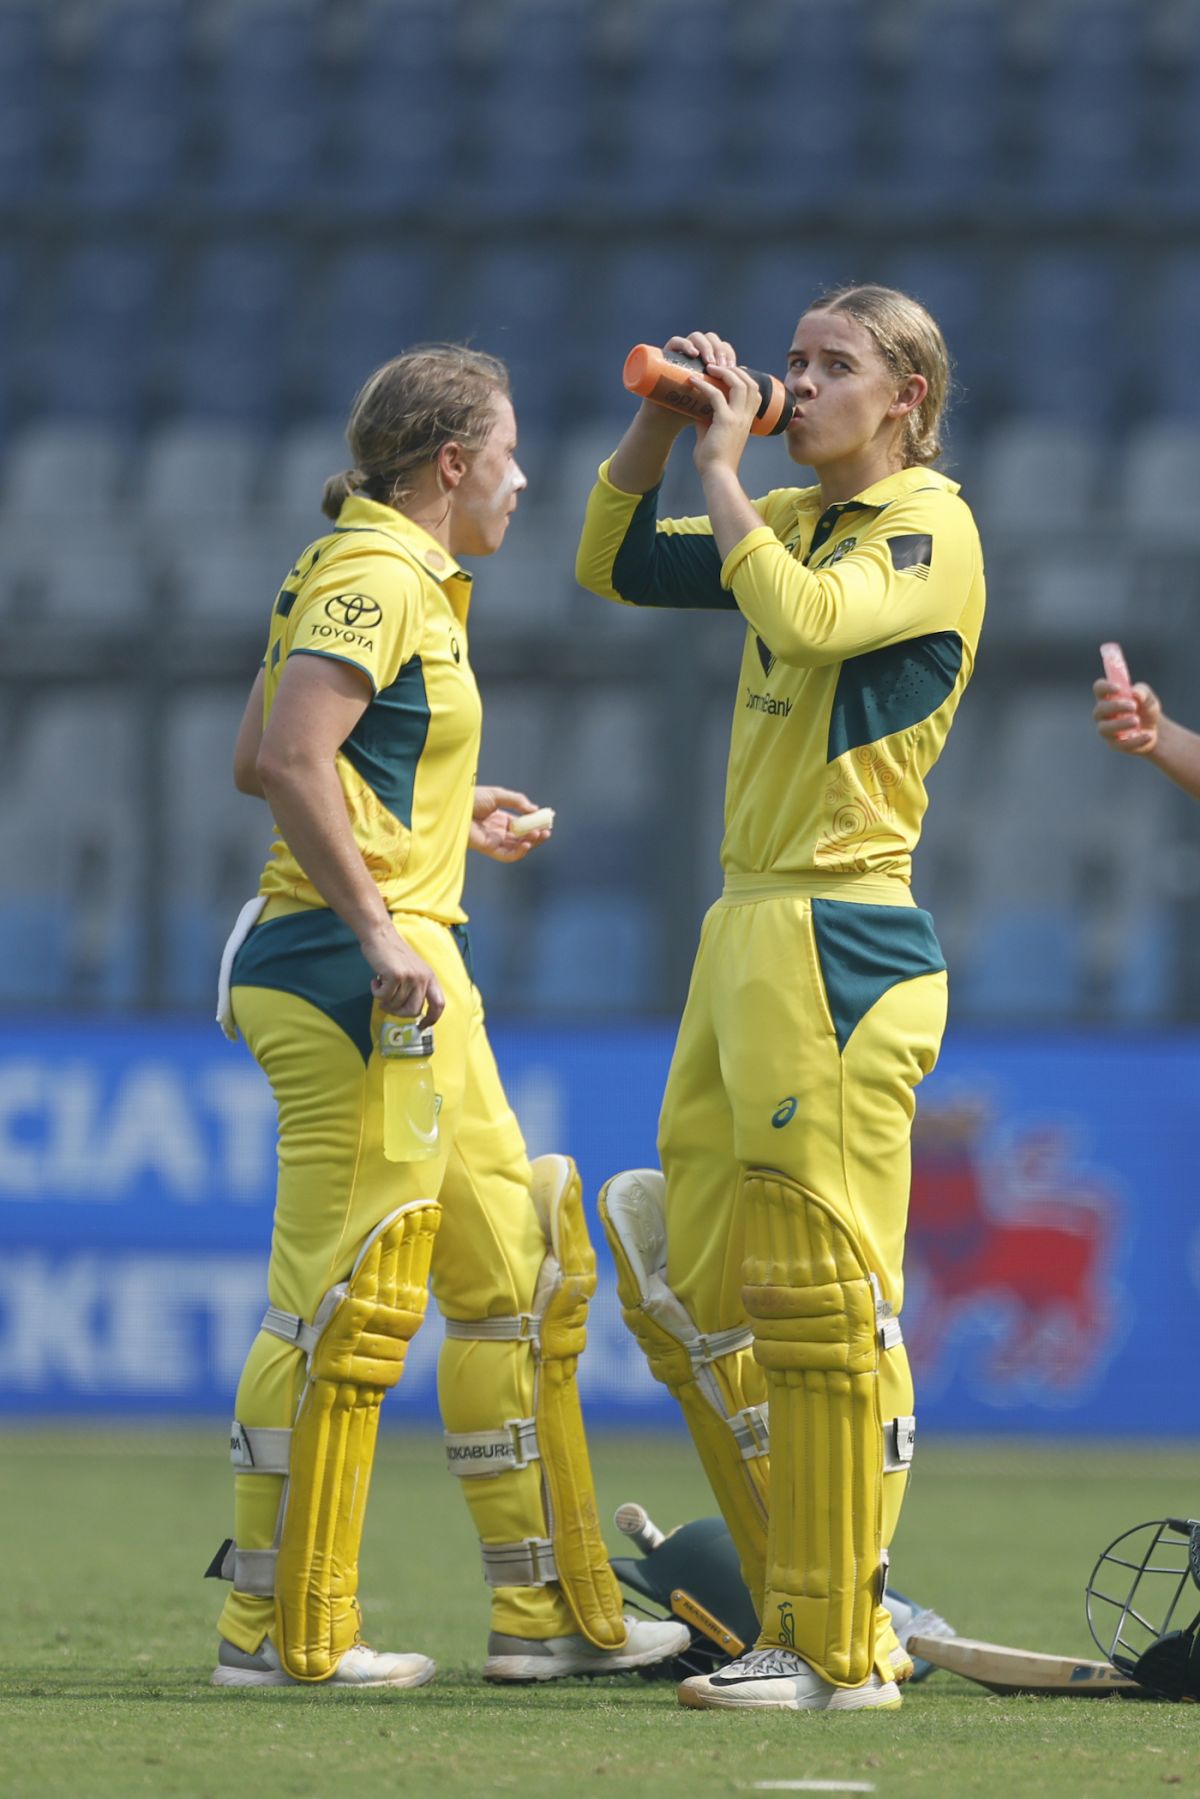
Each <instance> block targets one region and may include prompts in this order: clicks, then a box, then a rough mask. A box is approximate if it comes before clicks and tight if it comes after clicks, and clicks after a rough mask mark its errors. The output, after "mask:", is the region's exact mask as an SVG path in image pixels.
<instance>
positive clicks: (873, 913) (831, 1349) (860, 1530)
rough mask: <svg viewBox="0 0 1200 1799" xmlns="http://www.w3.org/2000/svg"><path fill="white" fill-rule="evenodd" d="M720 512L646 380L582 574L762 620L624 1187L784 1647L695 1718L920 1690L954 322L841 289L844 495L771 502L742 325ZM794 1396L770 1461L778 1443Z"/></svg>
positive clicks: (951, 667) (676, 1377) (761, 1652)
mask: <svg viewBox="0 0 1200 1799" xmlns="http://www.w3.org/2000/svg"><path fill="white" fill-rule="evenodd" d="M667 349H668V350H675V351H683V352H685V353H687V354H689V355H693V356H696V357H698V358H700V359H701V364H702V367H703V371H704V372H703V374H700V373H697V374H696V375H695V376H694V377H693V379H694V381H695V383H696V386H697V391H698V393H701V394H702V395H703V396H704V397H705V399H711V421H710V422H709V423H707V424H704V423H703V422H701V423H700V424H698V425H697V441H696V449H695V462H696V467H697V469H698V471H699V474H700V479H701V482H702V484H703V488H704V495H705V500H706V502H707V515H706V516H704V517H698V518H687V519H675V520H659V519H657V517H656V500H655V495H656V490H657V487H658V484H659V482H660V481H661V479H662V475H663V471H664V468H665V465H666V460H667V457H668V454H669V452H670V450H671V447H672V445H673V443H674V441H675V438H676V436H677V435H678V433H679V432H680V431H681V430H682V429H684V428H685V424H686V421H685V420H684V419H683V418H682V417H681V416H680V415H679V414H677V413H674V412H670V411H667V410H665V409H664V408H663V407H662V406H658V405H655V404H652V403H650V402H649V401H645V402H643V404H642V406H641V408H640V410H639V411H638V413H637V415H636V417H635V418H634V421H633V423H632V424H631V426H630V428H629V430H628V431H627V432H626V434H625V436H624V438H623V439H622V441H621V443H620V445H619V447H618V449H617V451H616V453H615V455H614V456H613V457H612V458H611V459H610V460H609V461H608V462H606V463H605V464H603V465H602V467H601V469H600V474H599V479H598V482H597V484H596V486H595V488H594V489H593V491H592V494H591V497H590V499H589V501H588V507H587V515H586V519H585V522H584V527H583V536H582V541H581V543H580V548H579V557H578V565H577V573H578V577H579V580H580V581H581V583H582V584H583V585H584V586H585V587H588V588H590V589H592V590H593V591H594V592H596V593H599V594H601V595H603V596H605V597H607V598H609V599H615V600H623V601H625V602H627V603H628V604H631V605H637V606H678V607H723V608H727V609H736V610H738V611H740V612H741V613H742V615H743V616H744V618H745V620H746V625H747V630H746V637H745V645H744V648H743V651H742V660H741V669H740V673H739V676H738V684H737V698H736V701H735V711H734V720H733V734H732V740H731V743H730V752H729V768H728V782H727V788H726V799H725V836H724V842H723V847H722V864H723V867H724V874H725V883H724V892H723V894H722V896H721V898H720V900H719V901H718V902H717V903H716V905H714V906H713V907H712V909H711V910H710V912H709V913H708V916H707V918H706V919H705V922H704V927H703V930H702V933H701V938H700V945H699V950H698V952H697V956H696V962H695V966H694V970H693V974H692V980H691V987H690V991H689V993H688V998H687V1004H686V1008H685V1011H684V1014H683V1019H682V1022H681V1024H680V1028H679V1037H678V1041H677V1044H676V1047H675V1054H674V1058H673V1061H672V1064H671V1071H670V1076H669V1079H668V1083H667V1090H666V1095H665V1097H664V1100H663V1108H662V1117H661V1121H660V1130H659V1151H660V1156H661V1161H662V1174H659V1173H658V1171H657V1170H638V1171H633V1172H631V1173H627V1174H622V1175H617V1176H616V1177H615V1178H614V1179H613V1180H612V1181H610V1182H609V1183H608V1185H607V1187H606V1189H605V1191H604V1193H603V1195H602V1197H601V1214H602V1216H603V1218H604V1220H605V1228H606V1230H607V1232H608V1235H609V1239H610V1242H611V1244H612V1247H613V1251H614V1255H615V1257H616V1261H617V1267H618V1277H619V1285H620V1290H621V1296H622V1301H623V1305H624V1308H625V1316H626V1320H627V1322H628V1323H629V1324H630V1326H631V1328H632V1329H633V1331H634V1333H635V1334H636V1335H637V1337H638V1339H639V1341H640V1342H641V1344H642V1346H643V1348H644V1350H645V1351H646V1354H647V1357H648V1359H649V1361H650V1365H651V1368H652V1370H653V1371H654V1373H655V1374H656V1376H657V1377H658V1379H660V1380H662V1381H664V1382H665V1383H666V1385H667V1386H668V1387H669V1388H670V1389H671V1390H672V1391H673V1392H674V1393H676V1395H677V1396H678V1398H679V1400H680V1402H681V1405H682V1408H683V1411H684V1414H685V1417H686V1419H687V1423H688V1426H689V1428H690V1430H691V1433H692V1436H693V1439H694V1441H695V1444H696V1447H697V1449H698V1451H699V1454H700V1457H701V1460H702V1462H703V1464H704V1467H705V1470H706V1472H707V1474H708V1476H709V1479H710V1481H711V1483H712V1486H713V1489H714V1492H715V1493H716V1496H717V1498H718V1500H719V1502H720V1505H721V1509H722V1511H723V1513H724V1515H725V1518H726V1520H727V1522H728V1524H729V1527H730V1530H731V1532H732V1534H733V1537H734V1540H735V1542H736V1543H737V1546H738V1551H739V1555H740V1558H741V1562H742V1568H743V1572H744V1574H745V1577H746V1584H747V1586H748V1587H749V1589H750V1592H751V1594H752V1595H754V1597H755V1600H756V1605H757V1609H758V1615H759V1618H760V1620H761V1625H762V1629H761V1634H760V1636H759V1638H758V1643H757V1646H756V1647H754V1648H753V1649H751V1650H750V1651H749V1652H747V1653H746V1654H744V1655H742V1656H741V1657H740V1658H739V1659H738V1660H737V1661H735V1662H734V1663H732V1664H731V1665H730V1666H729V1667H727V1668H725V1669H722V1670H719V1671H718V1672H716V1673H714V1674H711V1675H706V1676H697V1677H694V1678H693V1679H691V1680H688V1681H686V1682H684V1684H683V1686H682V1687H681V1688H680V1699H681V1700H682V1702H683V1703H685V1704H687V1705H694V1706H731V1707H740V1706H746V1707H764V1706H766V1707H774V1708H777V1709H788V1710H851V1709H858V1708H862V1707H877V1706H878V1707H893V1706H897V1705H899V1703H900V1694H899V1690H898V1686H897V1684H896V1677H897V1676H899V1677H900V1678H904V1677H905V1676H906V1675H907V1673H908V1672H909V1670H910V1666H911V1664H910V1663H909V1661H908V1658H907V1657H906V1656H905V1654H904V1652H903V1651H902V1650H901V1649H900V1647H899V1645H898V1643H897V1641H896V1638H895V1636H894V1634H893V1632H892V1630H891V1627H890V1622H889V1620H888V1617H887V1614H886V1612H885V1611H884V1610H883V1609H882V1607H881V1606H880V1604H879V1600H880V1596H881V1594H882V1591H883V1584H884V1575H885V1570H886V1565H887V1546H888V1544H889V1543H890V1542H891V1539H892V1533H893V1531H894V1529H895V1525H896V1519H897V1516H898V1513H899V1510H900V1503H901V1500H902V1497H903V1493H904V1489H905V1485H906V1482H907V1474H908V1468H909V1464H910V1461H911V1458H912V1451H913V1439H914V1432H915V1420H914V1417H913V1398H912V1383H911V1377H910V1374H909V1369H908V1362H907V1358H906V1355H905V1351H904V1348H903V1343H902V1334H901V1329H900V1322H899V1317H900V1310H901V1304H902V1300H903V1277H902V1262H903V1249H904V1232H905V1223H906V1216H907V1209H908V1198H909V1182H910V1148H909V1144H910V1131H911V1124H912V1117H913V1111H914V1104H915V1101H914V1090H915V1088H916V1086H917V1084H918V1082H919V1081H920V1080H921V1079H922V1077H923V1076H924V1075H925V1074H927V1073H928V1072H929V1070H930V1069H931V1068H932V1067H933V1065H934V1062H935V1060H936V1058H937V1054H938V1049H939V1045H940V1041H941V1036H942V1029H943V1025H944V1022H945V1012H946V973H945V965H944V962H943V959H942V954H941V951H940V949H939V947H938V941H937V938H936V936H935V935H934V929H933V923H932V920H931V919H930V917H929V915H928V913H926V912H924V911H921V910H919V909H918V908H917V906H916V904H915V902H914V900H913V896H912V893H911V890H910V886H909V877H910V860H911V855H912V851H913V848H914V846H915V844H916V842H917V838H918V835H919V832H920V826H921V818H922V815H923V813H924V811H925V804H926V798H925V776H926V774H927V773H928V771H929V769H930V767H931V766H932V764H933V763H934V761H935V760H936V759H937V756H938V754H939V752H940V751H941V748H942V745H943V743H944V742H945V739H946V733H947V731H948V730H949V727H950V723H951V720H952V719H953V716H954V712H955V709H956V707H957V705H958V701H959V698H960V696H961V694H962V692H963V689H964V687H965V686H966V683H967V681H968V679H969V677H970V673H971V668H972V664H973V661H974V657H975V649H976V644H977V641H978V637H979V631H980V625H981V622H982V618H983V608H984V583H983V566H982V558H981V554H980V547H979V538H978V535H977V533H976V529H975V525H974V522H973V520H972V517H971V514H970V512H969V511H968V509H967V507H966V506H965V505H964V503H963V501H962V500H961V499H960V498H959V497H958V490H957V488H956V486H955V484H954V483H953V482H952V481H949V480H947V479H946V477H945V476H944V475H941V474H938V473H936V472H935V471H934V469H933V468H932V467H931V464H932V463H933V461H934V460H935V458H936V457H937V456H938V454H939V451H940V446H939V442H938V429H939V421H940V416H941V412H942V408H943V405H944V402H945V398H946V393H947V388H948V384H949V364H948V358H947V354H946V348H945V344H944V342H943V340H942V336H941V332H940V331H939V329H938V327H937V325H936V324H935V323H934V321H933V319H932V318H930V316H929V314H928V313H927V312H926V311H925V309H924V308H923V307H922V306H920V305H919V304H918V303H917V302H916V301H914V300H912V299H910V298H908V297H907V296H905V295H903V294H899V293H896V292H894V291H893V290H891V289H888V288H882V287H870V286H866V287H852V288H846V289H842V290H840V291H838V292H836V293H832V294H829V295H826V296H825V297H823V298H822V299H820V300H818V301H817V302H816V303H815V304H814V305H813V306H811V307H810V308H809V310H808V311H807V312H806V313H805V314H804V316H803V317H802V318H801V320H800V322H799V324H798V326H797V327H796V332H795V335H794V337H793V340H792V344H791V348H790V350H789V352H788V359H787V360H788V373H787V380H786V386H787V389H788V392H789V394H790V396H791V399H792V400H793V402H794V406H795V412H794V416H793V418H792V420H791V422H790V424H789V425H788V426H787V447H788V452H789V454H790V455H791V457H792V459H793V460H794V461H795V462H798V463H801V464H805V465H807V466H810V467H812V468H813V469H814V470H815V472H816V475H817V485H816V486H815V487H807V488H796V487H783V488H779V489H777V490H776V491H774V492H773V493H770V494H768V495H767V496H766V498H765V499H760V500H751V499H750V498H749V497H748V495H747V494H746V492H745V491H744V489H743V487H742V485H741V482H740V480H739V476H738V469H739V463H740V459H741V456H742V453H743V450H744V448H745V443H746V438H747V434H748V432H749V429H750V425H751V422H752V420H753V419H754V416H755V412H756V410H757V408H758V407H759V404H760V401H761V394H760V390H759V386H758V383H757V381H756V379H755V378H753V377H752V376H750V375H748V374H747V373H746V372H745V371H742V370H740V369H739V368H738V367H737V358H736V356H735V354H734V351H733V348H732V346H731V345H729V344H728V343H726V342H724V341H723V340H722V339H721V338H719V337H716V336H714V335H713V334H712V333H711V332H703V331H694V332H691V333H690V334H689V335H688V336H686V337H676V338H672V339H671V341H670V343H669V344H668V345H667ZM768 1397H769V1402H770V1403H769V1417H770V1454H769V1456H768V1443H767V1410H766V1407H765V1406H764V1403H763V1402H764V1399H766V1398H768Z"/></svg>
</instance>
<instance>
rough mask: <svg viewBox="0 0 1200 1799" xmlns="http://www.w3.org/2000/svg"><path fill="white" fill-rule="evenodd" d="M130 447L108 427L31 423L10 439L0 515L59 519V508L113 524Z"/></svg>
mask: <svg viewBox="0 0 1200 1799" xmlns="http://www.w3.org/2000/svg"><path fill="white" fill-rule="evenodd" d="M129 460H130V445H129V442H128V441H127V439H126V438H125V437H124V436H123V435H122V434H121V433H120V432H119V431H114V430H112V429H111V428H109V427H108V426H105V425H97V424H91V423H83V422H72V423H69V424H68V423H65V422H64V421H62V420H61V419H36V420H34V421H32V422H31V423H30V424H28V425H27V426H25V428H24V429H23V430H22V431H20V432H19V433H17V434H15V435H14V436H13V437H12V438H11V440H10V442H9V444H8V447H7V449H6V452H5V456H4V474H3V482H2V483H0V516H2V517H3V519H4V526H5V529H6V530H11V529H12V527H13V524H14V521H15V520H18V519H20V518H29V517H31V516H32V517H33V518H35V519H36V518H39V517H46V516H49V515H52V514H53V515H58V516H61V513H62V508H63V507H64V505H66V504H68V503H69V505H70V508H71V512H72V513H73V514H74V515H75V516H77V517H83V518H86V519H87V520H88V521H89V522H91V521H94V520H96V519H105V518H108V519H111V520H113V521H114V522H115V520H116V519H117V518H118V517H119V515H120V512H121V509H122V500H123V492H124V484H125V479H126V476H127V474H128V470H129Z"/></svg>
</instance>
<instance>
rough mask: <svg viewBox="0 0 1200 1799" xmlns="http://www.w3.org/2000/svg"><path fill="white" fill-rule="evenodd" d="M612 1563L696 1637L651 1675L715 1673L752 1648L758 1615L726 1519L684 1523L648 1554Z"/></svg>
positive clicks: (629, 1583) (625, 1579)
mask: <svg viewBox="0 0 1200 1799" xmlns="http://www.w3.org/2000/svg"><path fill="white" fill-rule="evenodd" d="M612 1566H613V1572H614V1573H615V1574H616V1576H617V1578H618V1580H620V1581H621V1582H622V1583H623V1584H624V1585H625V1586H626V1587H627V1588H628V1589H629V1590H630V1591H631V1592H633V1593H636V1594H637V1595H638V1597H639V1598H641V1599H648V1600H650V1601H651V1603H652V1604H654V1605H656V1606H661V1607H662V1608H663V1610H664V1611H666V1612H668V1613H670V1614H671V1615H672V1616H673V1617H676V1618H679V1619H681V1620H682V1621H683V1623H685V1624H686V1625H687V1626H688V1627H689V1629H690V1630H691V1633H692V1640H691V1642H690V1643H689V1644H688V1647H687V1648H686V1649H685V1650H684V1651H683V1653H682V1654H681V1655H678V1656H676V1657H675V1659H674V1660H673V1661H671V1662H663V1663H660V1664H659V1665H658V1666H657V1667H654V1668H649V1669H647V1670H646V1673H647V1674H648V1675H649V1676H650V1677H651V1678H654V1677H656V1676H657V1677H666V1678H669V1679H671V1680H686V1679H687V1677H688V1675H689V1674H711V1673H712V1672H713V1671H714V1670H715V1669H717V1668H720V1667H724V1665H725V1663H726V1662H729V1661H732V1660H733V1658H734V1656H737V1655H740V1654H741V1652H742V1650H743V1649H749V1648H750V1647H751V1645H752V1644H753V1642H754V1640H755V1638H756V1637H757V1636H758V1619H757V1617H756V1616H755V1614H754V1606H753V1604H752V1603H751V1599H750V1595H749V1593H748V1592H747V1590H746V1583H745V1581H744V1580H743V1579H742V1571H741V1568H740V1567H739V1566H738V1558H737V1550H736V1549H735V1548H734V1546H733V1538H732V1537H731V1536H730V1534H729V1531H728V1529H727V1528H726V1525H725V1520H724V1519H723V1518H696V1519H694V1520H693V1521H692V1523H690V1524H681V1525H680V1526H679V1527H678V1529H677V1530H673V1531H672V1532H671V1534H670V1535H669V1536H666V1537H663V1539H662V1541H661V1542H660V1543H659V1544H658V1545H657V1547H655V1548H653V1549H650V1550H649V1551H648V1552H647V1553H646V1554H644V1555H642V1556H632V1555H628V1556H626V1555H620V1556H614V1557H613V1562H612ZM638 1609H639V1610H640V1609H642V1608H640V1607H639V1608H638ZM653 1615H654V1616H657V1615H658V1614H657V1613H655V1614H653Z"/></svg>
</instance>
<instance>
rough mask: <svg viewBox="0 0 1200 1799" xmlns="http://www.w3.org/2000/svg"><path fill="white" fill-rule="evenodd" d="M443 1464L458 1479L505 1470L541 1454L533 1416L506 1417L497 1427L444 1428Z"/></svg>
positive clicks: (516, 1466) (535, 1421) (485, 1476)
mask: <svg viewBox="0 0 1200 1799" xmlns="http://www.w3.org/2000/svg"><path fill="white" fill-rule="evenodd" d="M445 1442H446V1466H447V1467H448V1469H449V1471H450V1473H451V1474H457V1475H458V1477H459V1479H460V1480H466V1479H471V1478H473V1477H475V1476H482V1477H483V1478H485V1479H486V1478H487V1477H488V1476H489V1475H495V1474H508V1473H510V1472H512V1471H513V1470H514V1469H520V1468H528V1467H529V1466H530V1464H531V1463H533V1462H536V1461H538V1460H539V1459H540V1457H541V1453H542V1452H541V1450H540V1449H539V1447H538V1439H537V1420H536V1419H535V1418H508V1419H506V1420H505V1422H504V1424H503V1426H502V1427H501V1429H500V1430H465V1431H450V1430H448V1431H446V1433H445Z"/></svg>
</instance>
